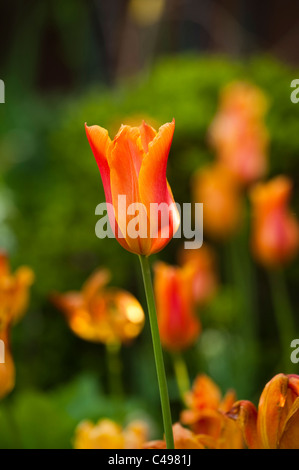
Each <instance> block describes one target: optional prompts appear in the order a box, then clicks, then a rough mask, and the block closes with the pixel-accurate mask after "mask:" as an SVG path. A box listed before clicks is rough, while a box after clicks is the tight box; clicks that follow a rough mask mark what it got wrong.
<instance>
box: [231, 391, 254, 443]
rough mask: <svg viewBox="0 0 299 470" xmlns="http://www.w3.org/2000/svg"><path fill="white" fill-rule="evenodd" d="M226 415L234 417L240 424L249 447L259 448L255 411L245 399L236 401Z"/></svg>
mask: <svg viewBox="0 0 299 470" xmlns="http://www.w3.org/2000/svg"><path fill="white" fill-rule="evenodd" d="M227 416H228V417H229V418H231V419H234V420H235V421H236V422H237V424H238V425H239V426H240V428H241V430H242V432H243V437H244V440H245V443H246V445H247V447H248V448H249V449H260V444H259V439H258V435H257V411H256V408H255V406H254V405H253V404H252V403H251V402H250V401H247V400H241V401H237V402H236V403H235V404H234V406H233V407H232V409H231V410H230V411H229V412H228V413H227Z"/></svg>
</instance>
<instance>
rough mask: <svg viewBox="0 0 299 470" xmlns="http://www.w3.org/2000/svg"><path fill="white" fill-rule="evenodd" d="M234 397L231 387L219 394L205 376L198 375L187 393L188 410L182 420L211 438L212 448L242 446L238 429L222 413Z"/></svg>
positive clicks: (233, 400)
mask: <svg viewBox="0 0 299 470" xmlns="http://www.w3.org/2000/svg"><path fill="white" fill-rule="evenodd" d="M235 398H236V397H235V392H234V391H233V390H229V391H228V392H227V393H226V395H225V396H224V397H222V394H221V391H220V389H219V387H218V386H217V385H216V384H215V383H214V382H213V381H212V380H211V379H210V378H209V377H208V376H206V375H204V374H202V375H199V376H197V378H196V379H195V381H194V384H193V387H192V390H190V391H189V392H187V393H186V396H185V402H186V404H187V406H188V409H186V410H184V411H183V412H182V414H181V422H182V423H183V424H186V425H188V426H190V427H191V429H192V431H193V432H194V433H196V434H199V435H203V436H208V437H209V438H210V439H212V441H213V442H214V448H218V449H219V448H226V449H229V448H233V449H241V448H243V439H242V434H241V432H240V429H239V428H238V426H237V425H235V423H233V425H232V423H230V422H229V419H227V416H225V413H226V412H227V411H228V410H230V409H231V407H232V405H233V403H234V402H235ZM212 441H211V442H212ZM210 445H211V444H210Z"/></svg>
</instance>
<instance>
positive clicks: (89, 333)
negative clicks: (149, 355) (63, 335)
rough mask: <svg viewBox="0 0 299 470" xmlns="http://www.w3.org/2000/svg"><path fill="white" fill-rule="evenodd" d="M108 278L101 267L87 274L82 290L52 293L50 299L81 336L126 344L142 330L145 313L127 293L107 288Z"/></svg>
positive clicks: (108, 342)
mask: <svg viewBox="0 0 299 470" xmlns="http://www.w3.org/2000/svg"><path fill="white" fill-rule="evenodd" d="M109 278H110V274H109V272H108V271H107V270H104V269H100V270H98V271H96V272H95V273H94V274H92V275H91V276H90V278H89V279H88V280H87V281H86V283H85V284H84V286H83V288H82V290H81V292H68V293H66V294H53V295H52V301H53V303H54V304H55V305H56V306H57V307H58V308H60V309H61V310H62V311H63V312H64V313H65V316H66V319H67V321H68V324H69V326H70V328H71V330H72V331H73V332H74V333H75V334H76V335H78V336H79V337H80V338H82V339H85V340H87V341H94V342H102V343H105V344H112V343H119V342H122V343H126V342H129V341H130V340H132V339H134V338H135V337H136V336H138V335H139V333H140V332H141V330H142V328H143V325H144V312H143V309H142V307H141V305H140V303H139V302H138V301H137V299H136V298H135V297H134V296H133V295H132V294H130V293H129V292H127V291H124V290H122V289H116V288H113V287H106V284H107V282H108V280H109Z"/></svg>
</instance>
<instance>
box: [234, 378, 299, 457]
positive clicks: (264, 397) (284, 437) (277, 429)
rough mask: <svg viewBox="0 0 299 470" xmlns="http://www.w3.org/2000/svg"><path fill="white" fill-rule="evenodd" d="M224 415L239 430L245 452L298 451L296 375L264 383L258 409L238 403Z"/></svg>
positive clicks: (298, 402) (298, 417) (249, 403)
mask: <svg viewBox="0 0 299 470" xmlns="http://www.w3.org/2000/svg"><path fill="white" fill-rule="evenodd" d="M228 416H230V418H232V419H234V420H236V422H237V424H238V425H239V426H240V428H241V429H242V432H243V435H244V439H245V442H246V445H247V446H248V448H249V449H299V376H298V375H285V374H278V375H276V376H275V377H273V379H272V380H270V382H268V383H267V384H266V386H265V388H264V390H263V392H262V394H261V397H260V400H259V405H258V409H256V407H255V406H254V405H253V403H251V402H250V401H246V400H243V401H238V402H236V403H235V404H234V406H233V407H232V409H231V410H230V411H229V413H228Z"/></svg>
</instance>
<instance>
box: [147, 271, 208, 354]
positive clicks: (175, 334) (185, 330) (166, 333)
mask: <svg viewBox="0 0 299 470" xmlns="http://www.w3.org/2000/svg"><path fill="white" fill-rule="evenodd" d="M192 279H193V270H192V267H191V268H190V269H189V266H186V267H184V268H180V267H177V266H170V265H168V264H166V263H162V262H158V263H156V265H155V267H154V290H155V297H156V306H157V315H158V323H159V331H160V338H161V343H162V345H163V347H165V348H166V349H169V350H170V351H181V350H182V349H185V348H188V347H189V346H191V345H192V344H193V343H194V342H195V341H196V339H197V337H198V335H199V333H200V330H201V325H200V322H199V320H198V318H197V316H196V312H195V301H194V294H193V284H192Z"/></svg>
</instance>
